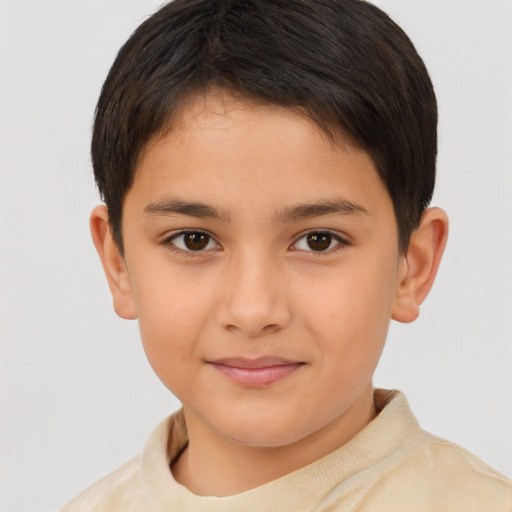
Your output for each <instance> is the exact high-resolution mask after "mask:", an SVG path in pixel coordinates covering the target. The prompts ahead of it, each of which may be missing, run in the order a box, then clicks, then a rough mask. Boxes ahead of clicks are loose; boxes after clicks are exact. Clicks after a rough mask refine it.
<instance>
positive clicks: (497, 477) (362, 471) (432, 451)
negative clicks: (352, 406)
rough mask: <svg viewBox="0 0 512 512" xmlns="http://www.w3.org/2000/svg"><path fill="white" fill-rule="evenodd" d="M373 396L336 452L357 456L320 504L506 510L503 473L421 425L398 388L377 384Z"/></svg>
mask: <svg viewBox="0 0 512 512" xmlns="http://www.w3.org/2000/svg"><path fill="white" fill-rule="evenodd" d="M375 400H376V405H377V406H378V409H379V410H380V411H381V412H380V413H379V415H378V416H377V418H376V419H375V420H374V421H373V422H372V423H370V424H369V425H368V426H367V427H365V429H363V431H361V432H360V433H359V434H358V435H357V436H356V437H355V438H354V439H353V440H352V441H349V443H347V445H345V446H344V447H342V448H341V449H340V452H339V455H340V458H341V459H343V460H342V462H343V461H345V460H357V459H360V461H361V462H360V463H359V464H358V465H357V467H356V468H355V470H354V471H353V472H351V473H350V474H347V475H345V476H343V475H342V477H341V478H340V480H341V481H340V482H339V483H338V484H337V485H336V486H335V488H334V489H333V491H332V493H331V494H330V495H329V496H328V498H327V499H326V500H325V501H324V503H323V504H322V506H323V507H324V508H320V509H321V510H350V512H362V511H364V512H376V511H378V512H405V511H407V512H434V511H435V512H512V482H511V481H510V480H509V479H508V478H507V477H505V476H504V475H502V474H501V473H499V472H498V471H496V470H495V469H493V468H492V467H490V466H489V465H488V464H486V463H485V462H483V461H482V460H481V459H479V458H478V457H476V456H475V455H473V454H472V453H470V452H469V451H468V450H466V449H464V448H462V447H460V446H458V445H456V444H454V443H451V442H449V441H446V440H444V439H442V438H439V437H437V436H435V435H433V434H430V433H429V432H427V431H425V430H423V429H422V428H421V427H420V425H419V424H418V421H417V420H416V418H415V416H414V415H413V413H412V411H411V409H410V407H409V404H408V402H407V400H406V398H405V396H404V395H403V394H402V393H400V392H397V391H386V390H377V391H376V394H375ZM341 456H342V457H341ZM335 457H336V455H335ZM329 507H330V508H329ZM320 509H319V510H320Z"/></svg>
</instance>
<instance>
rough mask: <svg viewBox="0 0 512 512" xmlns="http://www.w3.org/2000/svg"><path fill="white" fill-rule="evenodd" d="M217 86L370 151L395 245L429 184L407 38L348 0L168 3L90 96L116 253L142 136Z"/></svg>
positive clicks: (431, 165)
mask: <svg viewBox="0 0 512 512" xmlns="http://www.w3.org/2000/svg"><path fill="white" fill-rule="evenodd" d="M211 88H217V89H222V90H225V91H227V92H229V93H230V94H231V95H233V96H236V97H240V98H244V99H246V100H247V101H248V102H251V103H260V104H270V105H277V106H281V107H285V108H288V109H290V110H294V111H296V112H299V113H301V114H304V115H305V116H306V117H308V118H309V119H311V120H312V121H313V122H314V123H315V124H316V125H318V126H319V128H320V129H321V130H322V131H323V132H324V133H325V134H326V135H327V136H328V137H329V138H331V139H332V140H333V141H334V142H336V141H337V140H339V139H340V138H341V140H343V141H350V143H351V144H352V145H354V146H357V147H360V148H362V149H364V150H365V151H366V152H367V153H368V154H369V155H370V156H371V158H372V160H373V162H374V164H375V167H376V170H377V172H378V174H379V176H380V177H381V179H382V181H383V182H384V184H385V186H386V189H387V190H388V193H389V195H390V197H391V200H392V202H393V207H394V210H395V216H396V222H397V227H398V233H399V240H398V241H399V247H400V250H401V252H402V253H404V252H405V251H406V250H407V247H408V242H409V237H410V235H411V233H412V232H413V231H414V229H416V228H417V227H418V226H419V223H420V220H421V215H422V213H423V211H424V210H425V209H426V208H427V206H428V204H429V202H430V200H431V197H432V193H433V189H434V181H435V163H436V153H437V136H436V128H437V105H436V99H435V95H434V91H433V88H432V84H431V81H430V79H429V76H428V73H427V70H426V68H425V66H424V64H423V62H422V60H421V58H420V57H419V55H418V54H417V52H416V51H415V49H414V46H413V45H412V43H411V41H410V40H409V38H408V37H407V35H406V34H405V33H404V32H403V31H402V30H401V29H400V28H399V27H398V26H397V25H396V24H395V23H394V22H393V21H392V20H390V19H389V18H388V17H387V16H386V15H385V14H384V13H383V12H382V11H380V10H379V9H378V8H376V7H375V6H373V5H371V4H369V3H367V2H364V1H359V0H243V1H230V0H217V1H199V0H175V1H173V2H171V3H169V4H167V5H166V6H164V7H163V8H162V9H160V10H159V11H158V12H157V13H156V14H154V15H153V16H152V17H150V18H149V19H148V20H146V21H145V22H144V23H143V24H142V25H141V26H140V27H139V28H138V29H137V30H136V31H135V32H134V34H133V35H132V37H131V38H130V39H129V40H128V41H127V43H126V44H125V45H124V46H123V48H122V49H121V50H120V52H119V54H118V56H117V59H116V61H115V62H114V65H113V66H112V68H111V70H110V73H109V75H108V77H107V80H106V81H105V84H104V86H103V90H102V93H101V96H100V99H99V102H98V106H97V112H96V119H95V124H94V131H93V139H92V161H93V166H94V172H95V177H96V182H97V185H98V188H99V190H100V194H101V196H102V198H103V199H104V201H105V203H106V205H107V207H108V210H109V215H110V223H111V227H112V231H113V234H114V238H115V240H116V242H117V243H118V245H119V247H120V249H121V250H122V249H123V235H122V230H121V223H122V215H123V200H124V198H125V196H126V193H127V191H128V190H129V188H130V187H131V185H132V183H133V180H134V176H135V172H136V169H137V164H138V161H139V158H140V156H141V153H142V151H143V149H144V147H145V146H146V145H147V143H148V142H149V141H150V140H151V139H152V138H153V137H155V136H156V135H158V134H159V133H161V132H163V131H165V130H166V129H167V128H168V127H169V126H171V125H172V120H173V118H174V117H176V116H177V115H178V113H179V111H180V109H181V108H183V106H184V105H186V104H187V102H188V101H190V100H191V99H193V98H194V97H196V96H197V95H200V94H202V93H203V92H205V91H207V90H209V89H211Z"/></svg>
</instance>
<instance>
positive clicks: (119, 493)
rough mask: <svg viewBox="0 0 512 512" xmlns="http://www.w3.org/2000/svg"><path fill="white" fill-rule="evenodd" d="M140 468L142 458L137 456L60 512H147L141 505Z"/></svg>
mask: <svg viewBox="0 0 512 512" xmlns="http://www.w3.org/2000/svg"><path fill="white" fill-rule="evenodd" d="M139 467H140V456H137V457H135V458H133V459H132V460H130V461H128V462H127V463H125V464H123V465H122V466H121V467H119V468H118V469H116V470H115V471H113V472H112V473H110V474H109V475H107V476H105V477H104V478H102V479H101V480H99V481H98V482H96V483H95V484H93V485H92V486H91V487H89V488H88V489H86V490H85V491H84V492H82V493H81V494H79V495H78V496H77V497H76V498H75V499H74V500H73V501H71V502H70V503H68V504H67V505H66V506H65V507H64V508H62V509H61V510H60V512H86V511H94V512H107V511H108V512H117V511H119V512H121V511H122V512H129V511H132V510H133V511H135V510H137V511H143V510H145V509H146V507H145V506H144V505H143V504H142V503H141V497H142V492H141V489H140V484H139V478H138V473H139Z"/></svg>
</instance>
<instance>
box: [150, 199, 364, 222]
mask: <svg viewBox="0 0 512 512" xmlns="http://www.w3.org/2000/svg"><path fill="white" fill-rule="evenodd" d="M144 213H146V214H149V215H155V216H167V215H188V216H190V217H197V218H210V219H216V220H220V221H222V222H226V223H229V222H230V220H231V215H230V214H229V212H228V211H226V210H223V209H220V208H216V207H214V206H211V205H208V204H205V203H200V202H189V201H184V200H182V199H178V198H173V199H162V200H159V201H155V202H153V203H149V204H148V205H147V206H146V207H145V208H144ZM332 214H343V215H350V216H358V215H364V216H366V215H368V210H367V209H366V208H365V207H364V206H362V205H360V204H357V203H354V202H352V201H348V200H346V199H334V200H327V201H319V202H313V203H301V204H297V205H293V206H288V207H285V208H282V209H281V210H279V211H277V212H276V213H275V214H274V216H273V218H272V220H273V222H275V223H282V224H285V223H287V222H292V221H294V220H299V219H311V218H314V217H320V216H323V215H332Z"/></svg>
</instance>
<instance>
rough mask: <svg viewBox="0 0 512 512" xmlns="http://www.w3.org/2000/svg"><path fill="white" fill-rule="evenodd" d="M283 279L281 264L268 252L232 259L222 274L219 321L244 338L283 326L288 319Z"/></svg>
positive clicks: (284, 278)
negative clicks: (266, 253) (267, 253)
mask: <svg viewBox="0 0 512 512" xmlns="http://www.w3.org/2000/svg"><path fill="white" fill-rule="evenodd" d="M285 281H286V277H285V272H284V269H283V267H282V266H280V265H279V262H276V261H273V259H272V258H271V257H270V256H268V255H265V254H260V255H257V254H245V255H241V256H240V257H238V258H232V261H230V263H229V264H228V269H227V272H226V273H225V274H224V279H223V284H222V289H223V292H224V293H223V297H224V298H223V300H222V301H221V305H220V307H219V309H218V322H219V323H220V325H221V326H222V327H223V328H224V329H226V330H228V331H230V332H233V333H239V334H242V335H244V336H245V337H247V338H256V337H259V336H264V335H267V334H271V333H275V332H277V331H280V330H282V329H285V328H286V327H287V326H288V325H289V323H290V321H291V312H290V307H289V306H290V304H289V301H288V299H287V297H288V289H287V286H286V283H285Z"/></svg>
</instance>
